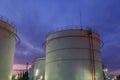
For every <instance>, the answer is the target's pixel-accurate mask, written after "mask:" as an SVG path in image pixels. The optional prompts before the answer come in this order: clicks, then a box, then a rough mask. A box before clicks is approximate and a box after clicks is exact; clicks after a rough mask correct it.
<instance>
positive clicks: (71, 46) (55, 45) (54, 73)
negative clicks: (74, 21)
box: [45, 29, 104, 80]
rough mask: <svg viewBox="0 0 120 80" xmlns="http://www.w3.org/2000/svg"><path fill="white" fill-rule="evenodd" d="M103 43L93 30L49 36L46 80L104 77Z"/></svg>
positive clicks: (94, 79) (60, 32)
mask: <svg viewBox="0 0 120 80" xmlns="http://www.w3.org/2000/svg"><path fill="white" fill-rule="evenodd" d="M100 44H101V43H100V36H99V34H97V33H95V32H93V31H92V30H91V29H87V30H83V29H75V30H62V31H58V32H55V33H52V34H50V35H48V37H47V40H46V72H45V80H103V79H104V78H103V70H102V63H101V52H100Z"/></svg>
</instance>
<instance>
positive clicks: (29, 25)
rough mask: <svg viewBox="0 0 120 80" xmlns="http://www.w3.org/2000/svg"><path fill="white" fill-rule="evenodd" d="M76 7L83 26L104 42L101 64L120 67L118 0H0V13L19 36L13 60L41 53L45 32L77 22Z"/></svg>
mask: <svg viewBox="0 0 120 80" xmlns="http://www.w3.org/2000/svg"><path fill="white" fill-rule="evenodd" d="M80 10H81V12H82V21H81V22H82V25H83V27H92V28H93V29H94V30H96V31H97V32H99V33H100V35H101V39H102V40H103V41H104V43H105V45H104V47H103V48H102V59H103V63H104V64H105V65H106V66H107V67H108V68H109V69H110V70H117V69H120V36H119V35H120V0H0V15H1V16H4V17H6V18H8V20H9V21H10V22H12V23H14V24H15V25H16V29H17V31H18V35H19V37H20V38H21V44H20V45H19V46H17V48H16V52H15V62H14V63H15V64H25V63H26V62H32V61H33V59H34V58H35V57H38V56H43V55H44V51H43V49H42V47H41V45H42V43H44V42H45V37H46V35H47V34H48V33H50V32H52V31H57V30H60V29H69V28H71V27H70V26H69V25H79V24H80ZM65 26H67V27H65Z"/></svg>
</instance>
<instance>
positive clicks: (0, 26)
mask: <svg viewBox="0 0 120 80" xmlns="http://www.w3.org/2000/svg"><path fill="white" fill-rule="evenodd" d="M0 29H3V30H5V31H7V32H10V33H12V34H13V35H15V36H16V40H17V44H18V43H20V38H19V37H18V35H17V30H16V29H15V28H14V27H13V25H11V24H9V23H8V22H6V21H4V20H2V19H0Z"/></svg>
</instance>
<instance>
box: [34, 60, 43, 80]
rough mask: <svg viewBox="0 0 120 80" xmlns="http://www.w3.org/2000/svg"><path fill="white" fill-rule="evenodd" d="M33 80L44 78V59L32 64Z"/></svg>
mask: <svg viewBox="0 0 120 80" xmlns="http://www.w3.org/2000/svg"><path fill="white" fill-rule="evenodd" d="M33 65H34V71H33V72H34V80H39V79H41V78H42V79H44V76H45V59H44V60H43V59H42V60H37V61H36V62H34V64H33Z"/></svg>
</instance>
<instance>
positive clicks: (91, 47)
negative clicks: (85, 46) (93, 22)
mask: <svg viewBox="0 0 120 80" xmlns="http://www.w3.org/2000/svg"><path fill="white" fill-rule="evenodd" d="M88 37H89V46H90V60H91V66H92V80H96V76H95V61H94V51H93V39H92V31H91V30H88Z"/></svg>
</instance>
